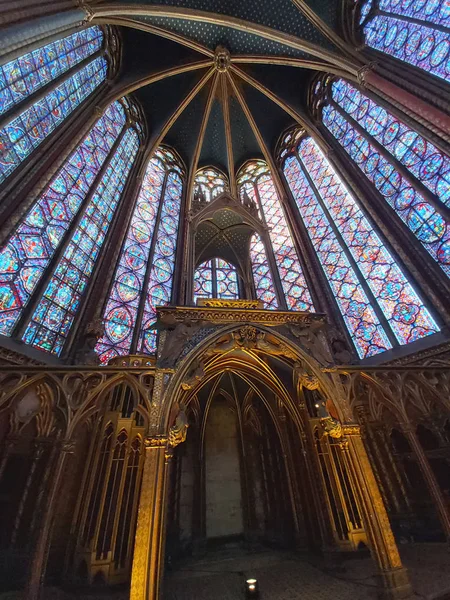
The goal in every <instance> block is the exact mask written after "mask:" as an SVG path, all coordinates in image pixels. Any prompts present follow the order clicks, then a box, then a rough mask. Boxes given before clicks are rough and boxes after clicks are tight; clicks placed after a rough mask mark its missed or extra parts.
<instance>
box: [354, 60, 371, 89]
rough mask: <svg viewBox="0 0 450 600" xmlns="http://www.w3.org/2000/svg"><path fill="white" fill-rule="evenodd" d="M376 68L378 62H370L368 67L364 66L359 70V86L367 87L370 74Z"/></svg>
mask: <svg viewBox="0 0 450 600" xmlns="http://www.w3.org/2000/svg"><path fill="white" fill-rule="evenodd" d="M375 67H376V62H370V63H368V64H367V65H364V66H362V67H361V68H360V69H358V73H357V78H358V83H359V85H362V86H363V87H364V86H365V85H366V81H367V76H368V74H369V73H370V72H371V71H373V70H374V69H375Z"/></svg>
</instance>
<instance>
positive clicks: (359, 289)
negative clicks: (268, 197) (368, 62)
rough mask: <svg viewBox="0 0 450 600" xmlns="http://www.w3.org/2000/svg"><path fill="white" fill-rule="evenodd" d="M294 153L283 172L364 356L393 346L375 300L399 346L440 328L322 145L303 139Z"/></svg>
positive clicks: (354, 338) (341, 308)
mask: <svg viewBox="0 0 450 600" xmlns="http://www.w3.org/2000/svg"><path fill="white" fill-rule="evenodd" d="M296 156H297V157H296ZM296 156H292V157H289V158H288V159H287V160H286V163H285V168H284V172H285V175H286V178H287V180H288V183H289V185H290V187H291V190H292V193H293V195H294V198H295V200H296V202H297V206H298V208H299V211H300V214H301V216H302V218H303V221H304V223H305V226H306V228H307V230H308V233H309V236H310V238H311V241H312V243H313V245H314V247H315V249H316V251H317V253H318V257H319V260H320V262H321V264H322V267H323V269H324V272H325V274H326V276H327V278H328V280H329V282H330V285H331V287H332V289H333V291H334V293H335V296H336V300H337V303H338V305H339V308H340V310H341V312H342V315H343V318H344V321H345V322H346V325H347V327H348V329H349V332H350V335H351V336H352V339H353V341H354V343H355V346H356V348H357V350H358V352H359V354H360V356H361V357H364V356H370V355H371V354H376V353H378V352H382V351H384V350H386V349H388V348H390V347H391V343H390V341H389V338H388V336H387V333H386V331H385V330H384V328H383V326H382V324H381V323H380V319H379V317H378V316H377V314H376V311H375V310H374V307H375V304H374V302H376V305H377V306H378V309H381V311H382V314H383V316H384V318H385V319H386V321H387V323H388V325H389V327H390V328H391V330H392V332H393V333H394V335H395V338H396V340H397V341H398V343H399V344H407V343H409V342H412V341H414V340H417V339H419V338H422V337H424V336H427V335H430V334H432V333H435V332H437V331H439V327H438V326H437V324H436V323H435V321H434V319H433V318H432V316H431V315H430V313H429V311H428V310H427V308H426V307H425V306H424V304H423V302H422V301H421V299H420V298H419V296H418V294H417V293H416V292H415V290H414V289H413V287H412V286H411V285H410V283H409V282H408V280H407V278H406V277H405V275H404V274H403V273H402V271H401V269H400V268H399V266H398V265H397V263H396V261H395V260H394V258H393V257H392V255H391V254H390V253H389V251H388V250H387V248H386V247H385V245H384V244H383V242H382V240H381V239H380V237H379V236H378V235H377V233H376V232H375V231H374V229H373V227H372V226H371V224H370V222H369V221H368V219H367V218H366V217H365V215H364V213H363V212H362V210H361V209H360V207H359V206H358V204H357V202H356V201H355V199H354V198H353V196H352V195H351V194H350V193H349V192H348V190H347V189H346V187H345V186H344V184H343V183H342V181H341V180H340V178H339V176H338V175H337V173H336V172H335V171H334V169H333V168H332V167H331V165H330V164H329V163H328V161H327V159H326V158H325V156H324V155H323V153H322V151H321V150H320V148H319V147H318V145H317V144H316V143H315V142H314V141H313V140H312V139H311V138H305V139H303V140H302V141H301V142H300V144H299V146H298V154H297V155H296ZM298 161H300V163H299V162H298ZM305 173H308V175H309V177H310V178H311V180H312V182H313V184H314V186H315V188H316V190H317V193H318V194H319V196H320V197H318V196H317V195H316V192H315V190H314V189H313V188H312V186H311V184H310V183H309V181H308V178H307V177H306V175H305ZM362 282H364V285H363V283H362ZM365 286H367V288H366V289H364V287H365ZM369 290H370V291H369Z"/></svg>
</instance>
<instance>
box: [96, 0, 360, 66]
mask: <svg viewBox="0 0 450 600" xmlns="http://www.w3.org/2000/svg"><path fill="white" fill-rule="evenodd" d="M91 10H92V14H93V18H99V17H100V18H105V17H116V16H119V17H121V16H123V15H127V16H130V15H137V16H147V17H167V18H172V19H182V20H185V21H197V22H199V23H211V24H213V25H220V26H222V27H231V28H233V29H236V30H237V31H243V32H245V33H249V34H253V35H257V36H259V37H262V38H265V39H267V40H271V41H273V42H277V43H279V44H283V45H285V46H288V47H290V48H295V49H296V50H300V51H301V52H306V53H308V54H311V55H312V56H316V57H317V58H321V59H323V60H329V61H330V62H331V63H333V64H336V65H338V66H342V67H344V68H348V69H349V70H350V72H353V73H354V74H355V75H356V74H357V71H358V69H359V68H360V66H361V65H360V64H357V63H355V62H353V61H351V60H349V59H346V58H343V57H339V56H338V55H336V54H335V53H333V52H330V51H329V50H324V49H323V48H321V47H320V46H318V45H316V44H312V43H310V42H306V41H305V40H302V39H301V38H298V37H296V36H294V35H290V34H287V33H282V32H280V31H277V30H275V29H272V28H271V27H266V26H264V25H258V24H256V23H252V22H250V21H245V20H243V19H238V18H236V17H230V16H228V15H223V14H218V13H211V12H206V11H201V10H196V9H190V8H184V7H176V6H149V5H147V4H135V5H133V6H130V5H129V4H104V5H102V6H98V7H97V6H96V7H91ZM106 22H107V23H109V22H111V21H110V20H109V19H108V20H107V21H106Z"/></svg>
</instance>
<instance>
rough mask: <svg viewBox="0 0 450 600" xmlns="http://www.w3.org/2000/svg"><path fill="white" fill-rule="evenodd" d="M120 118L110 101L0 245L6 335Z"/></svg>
mask: <svg viewBox="0 0 450 600" xmlns="http://www.w3.org/2000/svg"><path fill="white" fill-rule="evenodd" d="M125 121H126V116H125V112H124V109H123V107H122V104H121V103H120V102H114V103H113V104H111V105H110V106H109V107H108V109H107V110H106V112H105V114H104V115H103V116H102V117H101V118H100V119H99V120H98V121H97V122H96V124H95V125H94V126H93V127H92V129H91V130H90V132H89V133H88V134H87V136H86V137H85V138H84V140H83V141H82V142H81V143H80V144H79V145H78V146H77V148H76V149H75V150H74V151H73V152H72V154H71V155H70V156H69V158H68V159H67V160H66V161H65V163H64V165H63V166H62V167H61V168H60V169H59V171H58V172H57V173H56V175H55V176H54V177H53V179H52V181H51V182H50V184H49V185H48V186H47V188H46V189H45V190H44V192H43V193H42V194H41V195H40V197H39V198H38V199H37V200H36V202H35V203H34V204H33V206H32V207H31V208H30V210H29V211H28V213H27V215H26V216H25V218H24V219H23V221H22V222H21V223H20V225H19V226H18V227H17V229H16V230H15V232H14V233H13V234H12V235H11V237H10V238H9V240H8V241H7V242H6V244H5V245H4V246H3V247H2V248H1V249H0V333H2V334H4V335H11V333H12V331H13V328H14V326H15V324H16V323H17V321H18V319H19V317H20V315H21V314H22V311H23V309H24V307H25V306H26V305H27V303H28V301H29V299H30V297H31V295H32V294H33V292H34V291H35V289H36V286H37V284H38V283H39V281H40V280H41V278H42V276H43V274H44V273H45V269H46V267H47V266H48V265H49V263H50V260H51V258H52V257H53V255H54V254H55V252H56V250H57V248H58V247H59V245H60V243H61V241H62V240H63V238H64V237H65V235H66V233H67V231H68V229H69V227H70V225H71V223H72V221H73V219H74V218H75V217H76V215H77V213H78V211H79V209H80V207H81V205H82V202H83V201H84V199H85V198H86V196H87V194H88V193H89V191H90V188H91V186H92V184H93V183H94V181H95V178H96V176H97V175H98V174H99V172H100V169H101V168H102V165H103V164H104V162H105V160H106V158H107V157H108V154H109V153H110V151H111V149H112V147H113V144H114V142H115V141H116V139H117V138H118V136H119V134H120V132H121V130H122V129H123V127H124V125H125Z"/></svg>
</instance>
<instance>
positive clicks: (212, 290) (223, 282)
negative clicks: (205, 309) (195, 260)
mask: <svg viewBox="0 0 450 600" xmlns="http://www.w3.org/2000/svg"><path fill="white" fill-rule="evenodd" d="M199 298H221V299H223V300H237V299H238V298H239V287H238V278H237V273H236V268H235V267H234V265H232V264H231V263H229V262H227V261H226V260H223V259H222V258H213V259H211V260H208V261H206V262H204V263H202V264H201V265H199V266H198V267H197V268H196V269H195V273H194V300H195V302H197V300H198V299H199Z"/></svg>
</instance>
